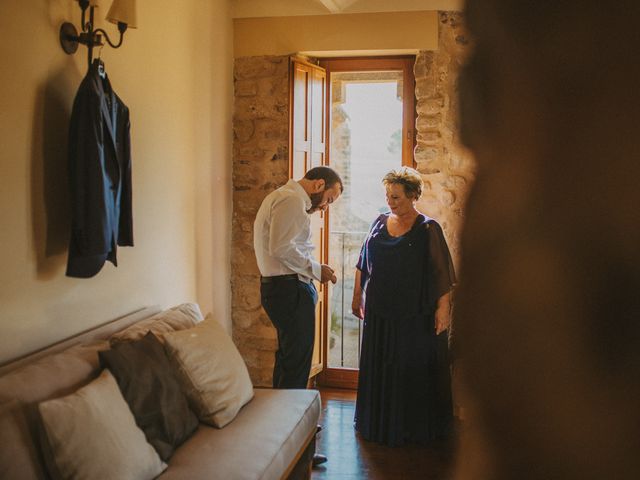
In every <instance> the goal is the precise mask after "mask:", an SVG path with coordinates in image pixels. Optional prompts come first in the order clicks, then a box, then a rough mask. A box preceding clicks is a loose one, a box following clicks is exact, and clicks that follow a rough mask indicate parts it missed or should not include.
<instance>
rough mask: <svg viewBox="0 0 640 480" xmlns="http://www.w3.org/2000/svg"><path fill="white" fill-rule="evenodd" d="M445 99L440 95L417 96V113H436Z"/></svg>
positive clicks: (442, 106)
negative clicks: (429, 96) (430, 96)
mask: <svg viewBox="0 0 640 480" xmlns="http://www.w3.org/2000/svg"><path fill="white" fill-rule="evenodd" d="M444 104H445V100H444V97H442V96H437V97H432V98H419V99H418V103H417V105H416V112H417V113H418V115H436V114H437V113H439V112H440V111H441V110H442V109H443V108H444Z"/></svg>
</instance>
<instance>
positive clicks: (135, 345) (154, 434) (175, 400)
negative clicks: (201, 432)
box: [100, 332, 198, 461]
mask: <svg viewBox="0 0 640 480" xmlns="http://www.w3.org/2000/svg"><path fill="white" fill-rule="evenodd" d="M100 361H101V363H102V365H103V366H104V367H106V368H108V369H109V370H110V371H111V373H112V374H113V376H114V377H115V379H116V381H117V382H118V387H120V391H121V392H122V395H123V396H124V399H125V400H126V401H127V404H128V405H129V408H130V409H131V411H132V412H133V416H134V417H135V419H136V423H137V425H138V426H139V427H140V428H141V429H142V431H143V432H144V434H145V436H146V437H147V441H148V442H149V443H150V444H151V445H152V446H153V447H154V448H155V449H156V451H157V452H158V454H159V455H160V458H162V460H165V461H166V460H168V459H169V458H170V457H171V455H172V454H173V451H174V449H175V447H177V446H178V445H180V444H181V443H182V442H184V441H185V440H186V439H187V438H188V437H189V436H190V435H191V434H192V433H193V432H194V431H195V430H196V428H198V419H197V418H196V416H195V414H194V413H193V412H192V411H191V410H190V409H189V405H188V402H187V397H186V396H185V395H184V393H182V390H181V389H180V384H179V383H178V380H177V378H176V377H175V374H174V370H173V368H172V367H171V364H170V363H169V359H168V358H167V356H166V354H165V353H164V348H163V347H162V344H161V343H160V342H159V341H158V340H157V338H156V337H155V336H154V335H153V333H151V332H149V333H147V335H145V336H144V337H143V338H142V339H140V340H138V341H135V342H123V343H118V344H116V345H114V346H113V348H112V349H111V350H108V351H105V352H100Z"/></svg>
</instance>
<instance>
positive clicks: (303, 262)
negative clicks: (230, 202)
mask: <svg viewBox="0 0 640 480" xmlns="http://www.w3.org/2000/svg"><path fill="white" fill-rule="evenodd" d="M309 208H311V199H310V198H309V195H307V192H305V191H304V188H302V186H301V185H300V184H299V183H298V182H296V181H295V180H289V181H288V182H287V183H286V184H285V185H283V186H282V187H280V188H278V189H277V190H275V191H273V192H271V193H270V194H269V195H267V196H266V197H265V199H264V200H263V201H262V205H260V209H259V210H258V213H257V215H256V220H255V222H254V224H253V247H254V250H255V253H256V260H257V261H258V268H259V269H260V273H261V274H262V276H263V277H273V276H275V275H287V274H292V273H297V274H298V278H299V279H300V280H302V281H303V282H307V283H309V281H311V280H312V279H315V280H318V281H319V280H320V275H321V267H320V263H318V262H317V261H316V260H315V259H314V257H313V250H314V248H315V247H314V245H313V242H312V236H311V219H310V218H309V214H308V213H307V210H308V209H309Z"/></svg>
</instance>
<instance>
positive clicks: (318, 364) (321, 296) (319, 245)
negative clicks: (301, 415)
mask: <svg viewBox="0 0 640 480" xmlns="http://www.w3.org/2000/svg"><path fill="white" fill-rule="evenodd" d="M326 79H327V76H326V72H325V70H324V69H323V68H321V67H318V66H317V65H313V64H312V63H309V62H306V61H304V60H300V59H297V58H292V59H291V95H290V98H291V108H290V110H289V111H290V121H289V127H290V129H289V138H290V142H289V178H293V179H295V180H298V179H300V178H302V177H303V176H304V174H305V173H306V172H307V170H309V169H311V168H313V167H318V166H321V165H324V164H325V161H326V150H325V146H326V142H325V140H326V92H327V81H326ZM326 224H327V216H326V214H325V213H324V212H318V213H314V214H313V215H311V230H312V234H313V242H314V244H315V246H316V250H315V256H316V260H317V261H318V262H320V263H326V262H325V259H326V253H327V252H326V243H325V232H326ZM316 288H317V289H318V305H317V307H316V329H315V330H316V333H315V344H314V349H313V358H312V364H311V374H310V377H313V376H315V375H317V374H318V373H320V372H321V371H322V366H323V364H324V358H323V355H324V348H323V343H322V342H323V334H322V325H323V323H324V320H325V316H326V307H325V306H326V291H325V290H326V287H325V286H324V285H321V284H318V283H317V284H316Z"/></svg>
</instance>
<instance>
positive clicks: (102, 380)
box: [38, 370, 166, 480]
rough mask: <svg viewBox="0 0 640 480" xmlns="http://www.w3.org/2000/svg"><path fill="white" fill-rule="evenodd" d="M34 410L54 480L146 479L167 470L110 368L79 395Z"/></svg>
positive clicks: (43, 403) (83, 388)
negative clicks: (138, 422) (40, 426)
mask: <svg viewBox="0 0 640 480" xmlns="http://www.w3.org/2000/svg"><path fill="white" fill-rule="evenodd" d="M38 408H39V410H40V414H41V416H42V425H43V433H44V435H43V437H44V440H45V441H44V442H43V443H45V445H43V450H45V451H46V452H49V453H50V455H45V458H47V460H51V461H50V462H49V465H48V466H49V473H50V474H51V475H52V477H53V478H64V479H68V478H73V479H76V480H83V479H87V480H89V479H96V478H100V479H105V480H108V479H113V480H126V479H131V480H134V479H138V480H145V479H149V480H150V479H152V478H155V477H156V476H158V475H159V474H160V473H161V472H162V471H163V470H164V469H165V468H166V465H165V464H164V463H163V462H162V461H161V460H160V457H158V454H157V453H156V451H155V450H154V449H153V447H152V446H151V445H149V443H147V441H146V439H145V437H144V433H143V432H142V430H140V429H139V428H138V427H137V426H136V423H135V419H134V418H133V415H132V414H131V410H129V407H128V406H127V403H126V402H125V400H124V398H123V397H122V394H121V393H120V390H119V388H118V385H117V383H116V381H115V379H114V378H113V376H112V375H111V373H110V372H109V371H108V370H103V372H102V373H101V374H100V376H99V377H98V378H97V379H96V380H94V381H93V382H91V383H90V384H89V385H87V386H85V387H82V388H80V389H79V390H78V391H77V392H75V393H73V394H71V395H67V396H66V397H62V398H58V399H54V400H48V401H46V402H42V403H40V404H39V405H38Z"/></svg>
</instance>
